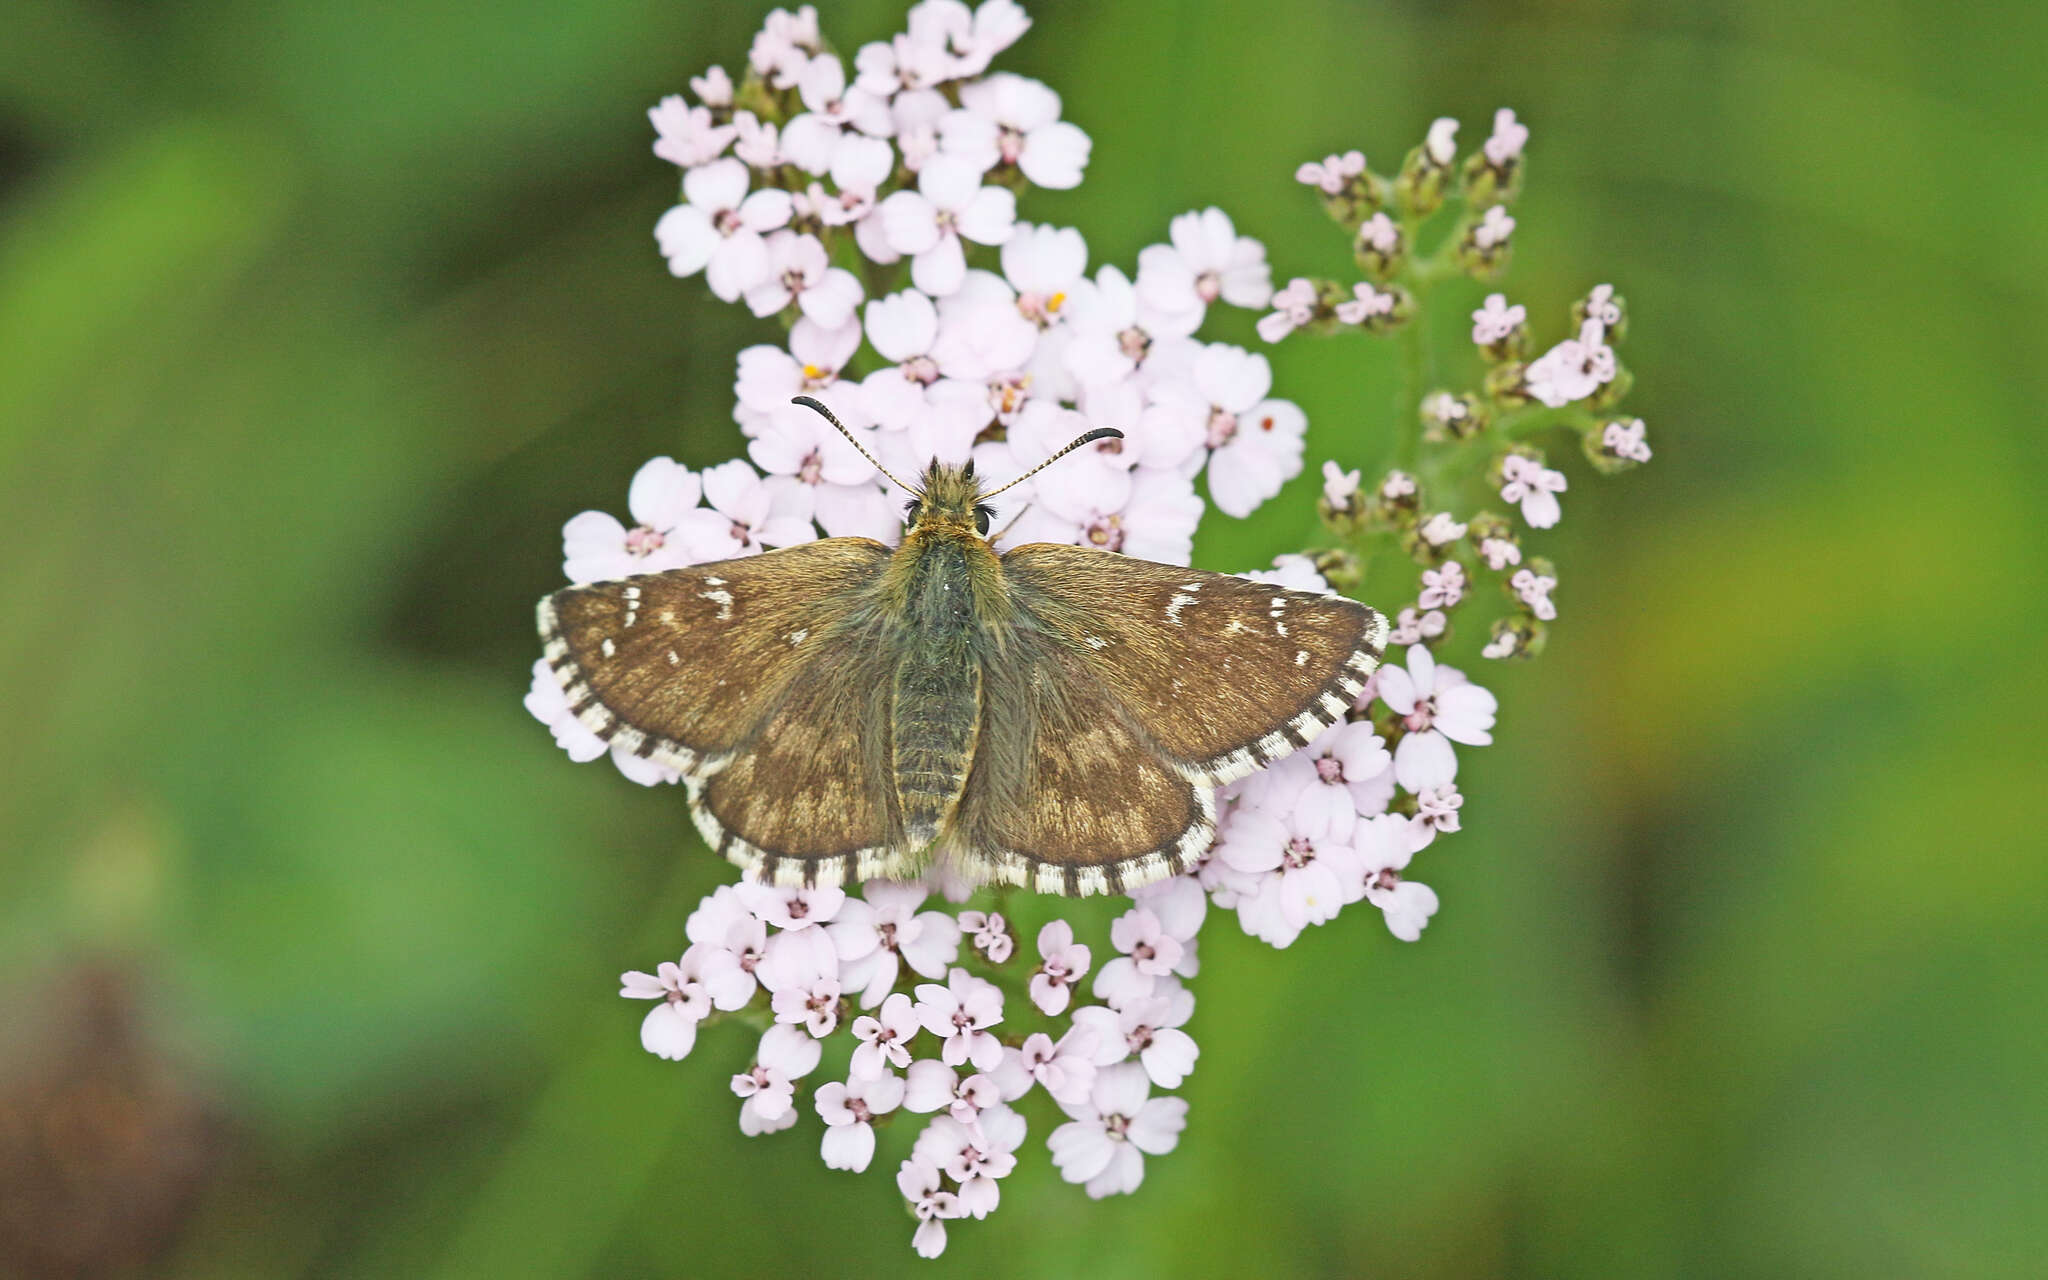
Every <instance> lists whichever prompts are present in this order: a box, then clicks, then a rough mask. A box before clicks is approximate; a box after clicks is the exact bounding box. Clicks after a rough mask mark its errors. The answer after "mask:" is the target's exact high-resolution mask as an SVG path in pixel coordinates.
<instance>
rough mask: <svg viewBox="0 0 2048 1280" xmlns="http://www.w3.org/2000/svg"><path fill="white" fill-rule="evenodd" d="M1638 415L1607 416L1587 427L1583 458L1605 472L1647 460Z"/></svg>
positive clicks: (1609, 473) (1648, 455)
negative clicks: (1628, 416)
mask: <svg viewBox="0 0 2048 1280" xmlns="http://www.w3.org/2000/svg"><path fill="white" fill-rule="evenodd" d="M1644 434H1645V433H1644V428H1643V420H1642V419H1641V418H1608V419H1606V420H1604V421H1601V422H1597V423H1595V424H1593V425H1592V426H1591V427H1588V428H1587V429H1586V432H1585V435H1584V437H1583V439H1584V442H1585V446H1586V458H1587V460H1589V461H1590V462H1592V464H1593V466H1594V467H1595V468H1596V469H1597V470H1599V471H1600V472H1602V473H1603V474H1606V475H1612V474H1614V473H1615V472H1617V471H1627V470H1628V469H1629V468H1631V467H1636V466H1640V465H1642V464H1643V463H1645V462H1648V461H1649V460H1650V444H1649V441H1648V440H1646V439H1644Z"/></svg>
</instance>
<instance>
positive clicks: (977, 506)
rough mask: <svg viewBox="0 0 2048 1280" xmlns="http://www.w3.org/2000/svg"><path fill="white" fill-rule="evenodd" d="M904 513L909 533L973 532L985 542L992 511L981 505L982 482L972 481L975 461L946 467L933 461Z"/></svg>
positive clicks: (936, 460) (992, 508)
mask: <svg viewBox="0 0 2048 1280" xmlns="http://www.w3.org/2000/svg"><path fill="white" fill-rule="evenodd" d="M913 492H914V493H915V494H916V495H917V496H916V497H914V498H912V499H911V500H910V502H909V504H908V505H907V506H905V507H904V509H903V513H904V516H905V517H906V519H905V523H907V524H908V525H909V526H910V527H911V529H913V530H916V531H921V532H924V533H928V534H939V535H953V536H958V535H961V534H965V533H966V532H967V531H968V530H969V529H972V530H973V531H974V532H975V533H976V534H978V535H979V536H981V537H984V538H986V537H987V536H988V530H989V525H990V523H991V522H992V521H993V520H994V519H995V515H996V512H995V508H994V507H991V506H989V505H988V503H986V502H983V501H982V493H981V482H980V481H979V480H976V479H975V478H974V459H972V458H969V459H968V460H967V465H965V466H962V467H949V466H947V465H946V464H945V463H943V462H940V461H939V460H938V459H937V458H934V459H932V463H931V465H930V466H928V467H926V468H925V471H924V475H923V476H921V477H920V478H919V483H918V486H917V488H916V489H915V490H913Z"/></svg>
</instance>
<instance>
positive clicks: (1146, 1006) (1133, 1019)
mask: <svg viewBox="0 0 2048 1280" xmlns="http://www.w3.org/2000/svg"><path fill="white" fill-rule="evenodd" d="M1194 1012H1195V997H1194V993H1193V992H1191V991H1189V990H1188V989H1187V988H1186V987H1184V986H1182V985H1181V984H1180V983H1179V982H1178V981H1176V980H1175V979H1173V978H1163V979H1161V980H1160V982H1159V983H1158V985H1157V986H1156V987H1155V988H1154V989H1153V991H1152V994H1150V995H1148V996H1143V997H1140V998H1138V999H1135V1000H1131V1001H1129V1002H1127V1003H1126V1004H1124V1005H1123V1006H1122V1007H1121V1008H1110V1007H1108V1006H1104V1005H1089V1006H1087V1007H1086V1008H1082V1009H1076V1010H1075V1011H1074V1031H1073V1032H1070V1033H1069V1034H1070V1035H1074V1034H1080V1033H1086V1034H1092V1035H1093V1036H1094V1037H1095V1038H1096V1039H1095V1053H1094V1060H1095V1065H1097V1066H1098V1067H1102V1066H1108V1065H1110V1064H1112V1063H1117V1062H1122V1061H1123V1060H1124V1059H1126V1058H1137V1059H1138V1061H1139V1065H1141V1066H1142V1067H1144V1068H1145V1074H1146V1075H1147V1076H1148V1077H1150V1078H1151V1080H1152V1083H1154V1084H1156V1085H1158V1086H1159V1087H1160V1088H1162V1089H1177V1088H1179V1087H1180V1084H1181V1082H1182V1081H1184V1080H1186V1079H1187V1078H1188V1075H1189V1073H1190V1072H1192V1071H1193V1070H1194V1069H1195V1059H1196V1058H1197V1057H1199V1056H1200V1054H1201V1049H1200V1048H1199V1047H1198V1046H1197V1045H1196V1044H1195V1041H1194V1037H1192V1036H1190V1035H1188V1033H1187V1032H1185V1031H1182V1030H1181V1029H1180V1028H1181V1027H1183V1026H1185V1025H1186V1024H1187V1020H1188V1019H1189V1018H1191V1017H1193V1016H1194Z"/></svg>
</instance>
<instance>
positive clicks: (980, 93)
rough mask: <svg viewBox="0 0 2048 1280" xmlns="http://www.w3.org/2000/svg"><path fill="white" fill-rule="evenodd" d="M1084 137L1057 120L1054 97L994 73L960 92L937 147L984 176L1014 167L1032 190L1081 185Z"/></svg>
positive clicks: (1086, 149)
mask: <svg viewBox="0 0 2048 1280" xmlns="http://www.w3.org/2000/svg"><path fill="white" fill-rule="evenodd" d="M1090 145H1091V144H1090V143H1089V140H1088V135H1087V134H1085V133H1083V132H1082V131H1081V130H1080V129H1079V128H1078V127H1076V126H1075V125H1072V124H1069V123H1068V122H1066V121H1064V120H1061V119H1060V96H1059V94H1057V93H1054V92H1053V91H1052V90H1051V89H1049V88H1047V87H1046V86H1045V85H1042V84H1040V83H1039V82H1038V81H1036V80H1028V79H1026V78H1025V77H1023V76H1019V75H1012V74H1010V73H1009V72H1006V71H1005V72H998V73H997V74H995V75H992V76H989V77H988V78H986V79H984V80H977V81H973V82H971V83H968V84H964V85H962V86H960V109H959V110H957V111H951V112H948V113H947V114H946V116H945V118H944V119H943V120H941V121H940V122H939V146H940V148H941V150H943V151H944V152H945V153H946V154H947V155H957V156H959V157H961V158H962V159H964V160H966V161H968V162H969V163H971V164H972V165H974V167H975V169H976V171H977V172H980V173H987V172H988V171H989V170H990V169H993V168H995V167H996V166H997V165H999V164H1004V165H1015V166H1016V167H1017V169H1018V170H1020V171H1021V172H1022V173H1023V174H1024V176H1025V177H1026V178H1028V179H1030V181H1031V183H1032V185H1034V186H1040V187H1047V188H1051V189H1055V190H1063V189H1066V188H1069V187H1077V186H1079V185H1081V171H1082V170H1083V169H1085V168H1087V166H1088V152H1089V148H1090Z"/></svg>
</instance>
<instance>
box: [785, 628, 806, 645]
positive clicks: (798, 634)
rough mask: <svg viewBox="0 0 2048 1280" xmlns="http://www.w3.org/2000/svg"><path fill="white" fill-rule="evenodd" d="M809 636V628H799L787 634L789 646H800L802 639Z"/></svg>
mask: <svg viewBox="0 0 2048 1280" xmlns="http://www.w3.org/2000/svg"><path fill="white" fill-rule="evenodd" d="M810 634H811V630H810V628H809V627H800V628H798V629H797V630H795V631H792V632H790V633H789V642H790V643H791V644H802V643H803V642H804V637H806V636H808V635H810Z"/></svg>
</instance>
